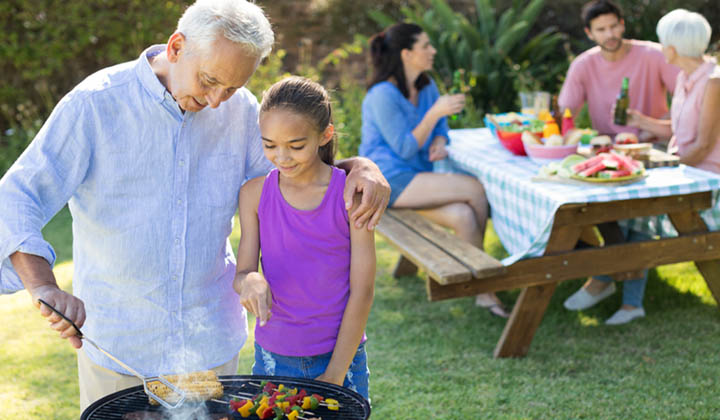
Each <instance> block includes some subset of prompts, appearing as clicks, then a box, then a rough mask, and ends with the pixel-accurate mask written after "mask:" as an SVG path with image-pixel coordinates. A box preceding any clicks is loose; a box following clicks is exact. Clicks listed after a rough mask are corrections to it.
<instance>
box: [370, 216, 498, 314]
mask: <svg viewBox="0 0 720 420" xmlns="http://www.w3.org/2000/svg"><path fill="white" fill-rule="evenodd" d="M377 232H378V233H380V234H381V235H382V236H383V237H385V239H387V241H388V242H389V243H390V244H391V245H393V246H394V247H395V248H397V249H398V251H399V252H400V254H402V256H401V257H400V260H399V261H398V263H397V266H396V267H395V270H394V272H393V275H394V276H395V277H402V276H409V275H414V274H415V273H416V272H417V269H418V268H422V269H423V270H424V271H425V273H426V274H427V290H428V299H430V300H436V299H434V298H433V294H432V293H431V290H432V289H433V285H432V284H430V282H431V281H434V282H436V283H438V284H440V285H450V284H455V283H462V282H467V281H470V280H473V279H483V278H488V277H494V276H498V275H501V274H503V273H505V270H506V268H505V266H503V265H502V263H501V262H500V261H498V260H496V259H495V258H493V257H491V256H490V255H488V254H486V253H485V252H483V251H482V250H481V249H479V248H477V247H475V246H473V245H471V244H470V243H468V242H465V241H463V240H461V239H459V238H458V237H457V236H455V235H452V234H450V233H449V232H447V231H446V230H445V229H443V228H442V227H440V226H438V225H436V224H434V223H432V222H430V221H429V220H427V219H426V218H424V217H423V216H421V215H419V214H417V213H415V212H414V211H412V210H405V209H388V210H387V211H386V212H385V215H384V216H383V218H382V220H381V221H380V223H379V224H378V226H377Z"/></svg>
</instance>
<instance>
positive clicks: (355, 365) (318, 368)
mask: <svg viewBox="0 0 720 420" xmlns="http://www.w3.org/2000/svg"><path fill="white" fill-rule="evenodd" d="M331 356H332V352H330V353H325V354H320V355H317V356H300V357H298V356H283V355H280V354H276V353H272V352H270V351H268V350H265V349H264V348H262V347H261V346H260V345H259V344H258V343H255V363H254V364H253V367H252V374H253V375H269V376H290V377H293V378H307V379H315V378H317V377H318V376H320V375H322V374H323V373H324V372H325V369H326V368H327V366H328V364H329V363H330V357H331ZM343 386H344V387H345V388H348V389H350V390H352V391H355V392H357V393H358V394H360V395H362V396H363V397H365V399H367V400H368V401H370V398H369V397H370V369H368V364H367V354H366V353H365V343H362V344H360V346H359V347H358V350H357V352H356V353H355V357H354V358H353V360H352V362H351V363H350V368H349V369H348V372H347V374H346V375H345V382H344V383H343Z"/></svg>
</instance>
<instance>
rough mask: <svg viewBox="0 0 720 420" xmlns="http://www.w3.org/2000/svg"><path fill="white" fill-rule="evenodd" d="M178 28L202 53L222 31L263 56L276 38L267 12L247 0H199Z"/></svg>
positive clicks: (181, 19)
mask: <svg viewBox="0 0 720 420" xmlns="http://www.w3.org/2000/svg"><path fill="white" fill-rule="evenodd" d="M177 31H178V32H180V33H182V34H183V35H184V36H185V38H186V39H187V41H188V44H189V48H190V50H191V51H200V52H201V53H207V52H209V51H210V48H211V46H212V43H213V42H214V41H215V40H216V39H217V38H218V36H220V35H222V36H224V37H225V38H227V39H228V40H229V41H232V42H236V43H239V44H243V45H244V46H245V47H246V48H247V50H248V53H250V54H252V55H256V56H258V57H260V58H264V57H266V56H267V55H268V54H270V51H271V50H272V45H273V42H274V41H275V36H274V35H273V31H272V27H271V26H270V22H269V21H268V19H267V17H266V16H265V13H264V12H263V11H262V9H261V8H260V7H258V6H256V5H255V4H254V3H250V2H248V1H246V0H197V1H196V2H195V3H193V4H192V5H191V6H190V7H188V8H187V10H185V13H183V15H182V17H181V18H180V20H179V21H178V27H177Z"/></svg>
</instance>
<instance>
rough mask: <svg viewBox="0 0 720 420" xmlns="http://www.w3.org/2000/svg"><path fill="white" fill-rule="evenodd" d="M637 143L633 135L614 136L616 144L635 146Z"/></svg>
mask: <svg viewBox="0 0 720 420" xmlns="http://www.w3.org/2000/svg"><path fill="white" fill-rule="evenodd" d="M639 142H640V141H639V140H638V138H637V136H636V135H635V134H633V133H618V134H617V135H616V136H615V143H617V144H637V143H639Z"/></svg>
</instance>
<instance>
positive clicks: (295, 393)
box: [290, 388, 298, 395]
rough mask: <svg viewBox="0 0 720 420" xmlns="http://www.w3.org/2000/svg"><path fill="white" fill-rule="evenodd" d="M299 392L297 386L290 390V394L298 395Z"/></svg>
mask: <svg viewBox="0 0 720 420" xmlns="http://www.w3.org/2000/svg"><path fill="white" fill-rule="evenodd" d="M297 393H298V390H297V388H292V389H291V390H290V395H297Z"/></svg>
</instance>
